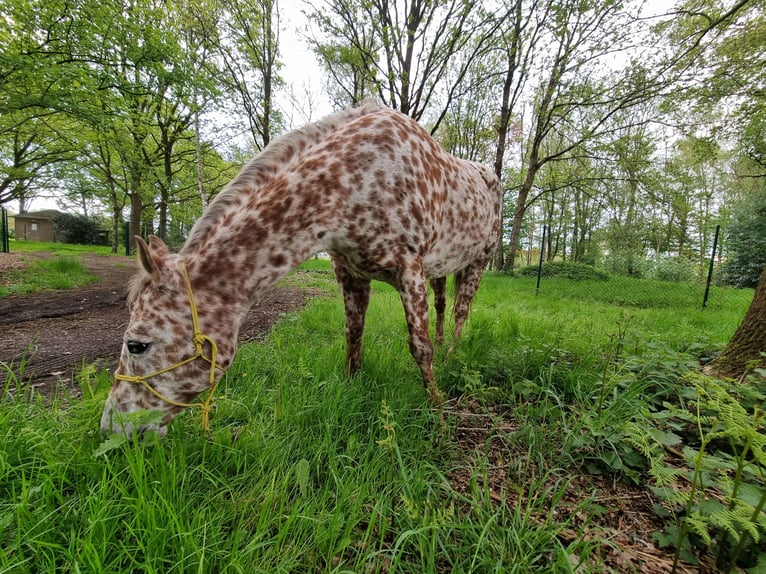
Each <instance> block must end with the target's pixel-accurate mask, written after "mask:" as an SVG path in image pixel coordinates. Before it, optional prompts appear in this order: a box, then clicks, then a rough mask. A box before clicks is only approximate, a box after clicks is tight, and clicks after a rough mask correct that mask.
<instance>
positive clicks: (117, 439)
mask: <svg viewBox="0 0 766 574" xmlns="http://www.w3.org/2000/svg"><path fill="white" fill-rule="evenodd" d="M126 442H128V437H127V436H126V435H124V434H118V433H114V434H111V435H109V438H107V439H106V440H105V441H104V442H102V443H101V444H100V445H99V447H98V448H97V449H96V450H95V451H94V452H93V456H102V455H105V454H106V453H108V452H109V451H112V450H114V449H116V448H120V447H121V446H122V445H124V444H125V443H126Z"/></svg>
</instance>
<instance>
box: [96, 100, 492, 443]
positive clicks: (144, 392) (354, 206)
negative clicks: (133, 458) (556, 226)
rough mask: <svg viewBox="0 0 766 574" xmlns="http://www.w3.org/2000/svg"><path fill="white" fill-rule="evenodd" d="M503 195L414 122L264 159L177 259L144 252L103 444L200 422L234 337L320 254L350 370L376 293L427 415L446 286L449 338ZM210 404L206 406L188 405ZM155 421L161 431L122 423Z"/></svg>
mask: <svg viewBox="0 0 766 574" xmlns="http://www.w3.org/2000/svg"><path fill="white" fill-rule="evenodd" d="M500 202H501V201H500V187H499V183H498V180H497V178H496V177H495V175H494V173H493V172H492V171H491V170H490V169H489V168H487V167H485V166H483V165H480V164H477V163H474V162H470V161H465V160H462V159H458V158H456V157H454V156H452V155H450V154H449V153H447V152H446V151H445V150H444V149H442V148H441V147H440V146H439V144H437V143H436V141H434V140H433V139H432V138H431V136H430V135H429V134H428V132H427V131H426V130H425V129H424V128H423V127H421V126H420V125H419V124H418V123H417V122H416V121H414V120H413V119H411V118H410V117H408V116H406V115H403V114H401V113H399V112H396V111H394V110H391V109H388V108H386V107H383V106H381V105H379V104H377V103H374V102H368V103H365V104H363V105H362V106H360V107H357V108H351V109H348V110H345V111H342V112H338V113H336V114H334V115H331V116H329V117H327V118H325V119H323V120H320V121H318V122H316V123H314V124H310V125H307V126H305V127H303V128H300V129H297V130H294V131H292V132H289V133H287V134H285V135H283V136H281V137H279V138H277V139H275V140H274V141H273V142H272V143H271V144H269V145H268V146H267V147H266V148H265V149H264V150H263V151H262V152H261V153H260V154H258V155H257V156H256V157H255V158H254V159H253V160H251V161H250V163H248V164H247V165H246V166H245V167H244V168H243V169H242V171H241V172H240V173H239V174H238V175H237V176H236V177H235V179H234V180H233V181H232V182H231V183H229V184H228V185H227V187H226V188H225V189H224V190H222V191H221V193H220V194H218V196H217V197H216V198H215V199H214V200H213V201H212V202H211V204H210V205H209V206H208V208H207V210H206V211H205V212H204V214H203V215H202V217H201V218H200V219H199V221H197V223H196V224H195V226H194V227H193V229H192V230H191V232H190V234H189V238H188V240H187V241H186V243H185V244H184V246H183V248H182V249H181V250H180V252H179V253H178V254H172V253H171V252H170V251H169V250H168V248H167V247H166V245H165V244H164V243H163V242H162V241H161V240H160V239H158V238H156V237H150V238H149V241H148V243H146V242H144V241H143V240H141V239H140V238H136V241H137V247H138V260H139V263H140V265H139V266H140V273H139V274H138V275H137V276H136V277H135V278H134V281H133V283H132V285H131V288H130V291H129V296H128V304H129V307H130V322H129V324H128V327H127V329H126V331H125V336H124V343H123V348H122V353H121V356H120V361H119V365H118V367H117V370H116V372H115V382H114V384H113V386H112V388H111V390H110V392H109V396H108V398H107V400H106V405H105V407H104V412H103V416H102V419H101V428H102V430H103V431H105V432H110V431H111V432H125V433H128V434H129V433H131V432H133V431H136V430H144V429H145V428H154V429H155V430H158V431H159V433H160V434H161V435H162V434H165V432H166V430H167V424H168V423H169V422H170V420H171V419H172V418H173V417H174V416H175V415H177V414H178V413H179V412H181V411H182V410H183V409H184V408H186V407H189V406H199V407H201V408H202V410H203V422H205V424H206V417H207V411H208V408H209V401H210V397H211V396H212V392H213V390H214V388H215V385H216V384H217V382H218V380H219V379H220V377H221V376H222V374H223V373H224V372H225V371H226V369H227V368H228V367H229V365H230V364H231V362H232V360H233V359H234V355H235V353H236V345H237V333H238V329H239V325H240V323H241V321H242V319H243V317H244V315H245V313H246V312H247V311H248V309H249V308H250V306H251V305H252V304H253V302H254V301H256V300H257V299H258V297H259V295H260V294H262V293H263V292H264V290H266V289H268V288H269V287H271V286H272V285H274V283H276V282H277V281H278V280H279V279H280V278H281V277H282V276H284V275H285V274H286V273H288V272H289V271H290V270H291V269H293V268H294V267H296V266H297V265H299V264H300V263H301V262H302V261H304V260H305V259H307V258H308V257H310V256H312V255H313V254H316V253H318V252H322V251H324V252H327V253H329V254H330V256H331V258H332V262H333V269H334V272H335V275H336V277H337V280H338V282H339V284H340V287H341V290H342V292H343V301H344V305H345V313H346V343H347V349H346V350H347V356H346V367H347V370H348V372H349V373H350V374H353V373H355V372H356V371H357V370H359V368H360V366H361V360H362V331H363V329H364V319H365V312H366V310H367V305H368V302H369V299H370V281H371V280H372V279H377V280H380V281H385V282H387V283H389V284H391V285H393V286H394V287H395V288H396V289H397V291H398V292H399V294H400V296H401V301H402V304H403V306H404V313H405V318H406V321H407V327H408V331H409V348H410V352H411V353H412V356H413V358H414V359H415V362H416V363H417V365H418V367H419V368H420V372H421V374H422V377H423V382H424V384H425V387H426V389H427V391H428V392H429V394H430V398H431V400H432V401H433V402H434V403H436V404H438V403H439V402H441V395H440V393H439V389H438V387H437V385H436V382H435V380H434V373H433V345H432V343H431V340H430V338H429V332H428V298H427V285H426V282H427V281H429V280H430V284H431V286H432V289H433V291H434V301H435V308H436V326H435V339H436V341H437V342H438V343H440V342H441V341H442V339H443V329H444V312H445V306H446V303H445V291H446V289H445V286H446V277H447V275H450V274H454V275H455V307H454V315H455V322H454V336H455V340H456V339H457V337H458V336H459V335H460V332H461V329H462V327H463V324H464V321H465V319H466V316H467V315H468V310H469V305H470V303H471V300H472V298H473V296H474V294H475V293H476V290H477V288H478V286H479V281H480V279H481V275H482V272H483V269H484V267H485V265H486V263H487V261H488V259H489V257H490V255H491V253H492V251H493V248H494V246H495V245H496V243H497V240H498V234H499V232H500ZM204 391H209V393H208V394H207V398H206V399H205V400H202V401H200V402H194V401H195V400H197V397H198V396H199V395H204V394H205V393H204ZM139 410H151V411H160V412H162V413H164V416H163V418H162V420H161V422H160V423H157V424H149V425H139V424H138V423H136V425H134V424H133V423H131V422H129V420H128V419H129V418H130V417H124V416H120V415H121V414H124V413H130V412H135V411H139Z"/></svg>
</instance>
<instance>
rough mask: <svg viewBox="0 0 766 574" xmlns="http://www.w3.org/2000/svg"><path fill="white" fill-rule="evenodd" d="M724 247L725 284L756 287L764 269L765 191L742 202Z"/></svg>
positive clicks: (734, 216)
mask: <svg viewBox="0 0 766 574" xmlns="http://www.w3.org/2000/svg"><path fill="white" fill-rule="evenodd" d="M726 246H727V251H728V257H727V260H726V264H725V266H724V271H723V275H724V279H725V280H726V282H728V283H730V284H732V285H734V286H735V287H750V288H753V287H755V286H756V285H757V284H758V278H759V277H760V276H761V269H763V267H764V265H766V189H763V190H761V191H760V192H759V193H755V194H753V195H751V196H750V197H747V198H745V199H744V200H743V201H742V203H740V204H739V206H737V208H736V209H735V210H734V214H733V217H732V220H731V223H730V224H729V229H728V232H727V241H726Z"/></svg>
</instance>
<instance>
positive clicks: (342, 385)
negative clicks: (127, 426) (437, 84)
mask: <svg viewBox="0 0 766 574" xmlns="http://www.w3.org/2000/svg"><path fill="white" fill-rule="evenodd" d="M300 274H303V275H304V276H305V279H306V280H307V281H309V282H310V283H311V284H315V286H316V287H317V288H319V289H320V290H322V289H325V290H326V289H329V286H330V285H331V284H332V282H333V278H332V274H331V272H330V271H329V265H328V263H327V262H319V263H311V264H310V265H308V266H307V267H304V268H303V269H302V270H301V272H300ZM300 274H299V275H300ZM290 281H295V278H292V279H290ZM529 286H530V283H529V281H528V280H525V279H518V278H510V277H507V276H504V275H499V274H497V275H496V274H488V275H487V276H486V277H485V279H484V282H483V285H482V288H481V289H480V291H479V293H478V295H477V297H476V300H475V302H474V305H473V309H472V315H471V317H470V320H469V322H468V324H467V326H466V329H465V332H464V336H463V338H462V339H461V341H460V342H459V344H458V345H456V346H455V348H454V350H453V352H452V353H451V354H449V356H447V352H446V349H447V348H448V347H449V345H450V344H451V343H452V341H451V338H450V337H449V336H448V337H447V342H446V345H445V347H444V348H441V349H439V350H437V357H436V374H437V380H438V382H439V385H440V387H441V389H442V390H443V392H444V393H445V395H446V396H447V397H448V399H449V400H448V402H447V404H446V405H445V406H444V408H443V409H442V410H441V411H438V410H434V409H432V408H431V406H430V405H429V404H428V402H427V399H426V393H425V392H424V390H423V386H422V383H421V381H420V377H419V372H418V369H417V367H416V366H415V364H414V362H413V361H412V358H411V357H410V355H409V352H408V349H407V342H406V326H405V324H404V319H403V312H402V310H401V303H400V300H399V296H398V294H397V293H396V292H395V291H394V290H393V289H391V288H390V287H388V286H386V285H383V284H378V283H375V284H374V286H373V296H372V301H371V305H370V310H369V313H368V317H367V330H366V332H365V340H364V345H365V355H364V361H363V368H362V371H361V373H360V374H358V375H357V376H355V377H354V378H352V379H350V380H348V379H346V377H345V376H344V373H343V370H344V340H343V339H344V337H343V308H342V302H341V300H340V297H339V296H338V295H337V291H336V292H335V293H336V294H335V295H334V296H331V297H322V298H316V299H313V300H312V301H310V302H309V304H308V305H307V307H306V309H305V310H303V311H302V312H301V313H299V314H290V315H286V316H284V317H282V318H281V320H280V321H279V322H278V325H277V326H276V328H275V329H274V330H273V331H272V332H271V334H270V335H269V336H268V337H267V338H266V340H265V341H264V342H262V343H257V344H249V345H246V346H244V347H243V348H242V349H240V351H239V353H238V356H237V359H236V361H235V363H234V365H233V366H232V368H231V369H230V371H229V373H228V374H227V375H226V379H225V380H224V381H223V383H222V384H221V386H220V389H219V394H218V396H217V398H216V400H215V408H214V412H213V416H212V420H211V427H212V431H211V434H210V435H209V436H207V435H205V433H204V432H203V431H202V430H201V429H200V420H199V414H198V413H197V412H187V413H184V414H182V415H180V416H179V417H177V418H176V420H175V421H174V422H173V423H172V424H171V427H170V430H169V432H168V435H167V436H166V437H165V438H163V439H162V440H158V439H157V438H156V436H153V435H145V436H143V437H140V438H132V439H129V440H119V439H116V438H114V437H111V438H110V437H101V436H100V435H99V433H98V430H97V429H98V421H99V417H100V412H101V408H102V406H103V400H104V398H105V396H106V393H107V391H108V387H109V385H110V380H109V376H108V374H106V373H98V372H94V371H93V369H89V368H85V369H83V372H82V374H81V375H80V381H79V383H80V385H81V388H82V389H83V397H82V398H81V399H73V398H71V397H67V396H62V397H58V398H54V399H53V402H54V404H52V405H51V404H49V403H50V401H44V400H43V399H41V398H40V397H38V396H35V395H34V394H33V393H31V392H30V390H29V388H28V386H27V385H26V384H25V381H24V373H23V369H24V366H23V361H20V362H17V363H16V364H15V365H13V366H10V365H8V366H6V372H7V375H8V376H7V377H6V378H7V381H8V382H7V383H6V388H5V391H4V398H3V400H2V403H0V572H21V573H24V572H191V571H194V572H248V573H251V572H365V573H367V572H380V573H389V572H413V573H423V572H434V573H435V572H575V571H576V572H592V573H600V572H609V571H616V572H623V571H630V569H629V568H628V569H625V567H624V563H625V562H626V558H625V556H626V555H629V554H630V548H624V547H621V546H620V544H621V543H620V539H619V536H617V534H618V533H616V532H615V531H614V530H612V529H611V528H612V526H610V523H609V521H608V520H607V518H608V517H609V516H610V515H611V514H613V513H614V512H616V510H615V509H616V508H617V507H618V506H619V504H621V501H620V500H618V496H617V495H616V494H614V493H611V492H609V491H607V490H605V488H606V487H605V486H604V484H622V485H626V486H625V487H626V488H628V487H629V488H633V489H637V490H638V491H639V492H642V493H644V497H645V498H647V497H648V498H650V499H651V500H653V501H654V504H655V512H656V515H657V517H658V518H657V519H658V521H659V522H661V523H662V524H663V526H662V527H658V528H657V529H656V530H655V531H654V532H637V533H633V534H632V535H631V536H634V537H635V536H641V537H643V538H644V540H645V542H646V543H647V544H652V543H656V544H657V545H658V550H657V552H658V553H659V554H660V555H663V556H665V558H666V563H667V564H672V561H673V560H676V563H677V565H685V566H687V567H688V566H689V565H690V564H693V563H695V562H704V563H708V564H714V563H715V562H716V560H717V561H718V563H719V566H718V567H719V568H721V569H725V568H727V567H729V566H730V565H732V564H735V563H736V564H738V565H739V566H740V567H743V568H744V567H748V568H749V567H751V566H753V565H755V564H757V563H758V561H759V560H760V559H761V555H762V553H763V549H762V535H763V533H764V530H763V518H762V512H761V510H762V504H760V502H761V500H762V499H763V479H764V477H763V472H762V471H763V462H762V459H761V458H760V457H761V450H760V449H761V448H762V443H761V438H760V437H761V435H762V431H763V429H762V415H761V411H760V410H759V407H758V405H759V404H760V401H761V398H762V397H761V393H762V392H763V389H762V387H763V380H762V378H759V377H761V375H760V374H759V373H758V372H755V371H754V372H753V374H752V376H751V378H750V379H748V380H747V381H745V382H743V383H741V384H740V385H739V386H735V385H734V384H731V383H721V382H717V381H713V380H711V379H708V378H706V377H703V376H702V375H700V374H699V373H698V369H697V366H698V363H697V362H698V359H699V358H700V357H701V356H706V355H709V354H710V353H711V352H713V351H715V350H716V349H720V348H721V346H722V345H723V344H724V343H725V342H726V341H727V340H728V338H729V337H730V336H731V334H732V332H733V331H734V329H735V328H736V320H735V319H736V316H737V313H738V314H739V317H741V316H742V314H743V313H744V310H745V308H746V304H745V305H744V306H740V308H739V309H738V310H736V311H734V310H732V311H731V312H730V315H731V316H729V315H725V314H724V313H720V314H718V315H716V314H713V313H710V312H699V313H698V314H695V313H691V312H690V310H689V309H687V308H684V309H679V310H674V309H670V310H668V309H664V310H663V311H662V312H658V311H656V310H651V309H642V308H630V309H626V308H625V307H622V306H620V305H616V304H614V302H613V301H608V302H606V303H593V302H590V303H585V302H583V301H582V300H578V299H574V300H566V299H564V298H560V297H549V296H548V295H547V294H546V293H541V294H539V295H535V293H534V283H531V287H532V288H531V290H530V289H529ZM628 295H629V294H628ZM449 323H450V321H448V325H447V327H448V328H449V326H450V325H449ZM738 409H739V410H738ZM690 485H692V487H691V488H690ZM710 501H715V502H717V503H718V506H715V505H711V504H710ZM759 504H760V506H759ZM653 535H654V538H653ZM660 546H662V548H659V547H660ZM719 548H724V550H720V551H719V550H718V549H719ZM616 556H617V557H620V559H619V560H617V559H615V557H616ZM620 564H623V566H620ZM633 564H634V571H637V572H638V571H641V562H640V557H638V556H636V557H635V562H634V563H633Z"/></svg>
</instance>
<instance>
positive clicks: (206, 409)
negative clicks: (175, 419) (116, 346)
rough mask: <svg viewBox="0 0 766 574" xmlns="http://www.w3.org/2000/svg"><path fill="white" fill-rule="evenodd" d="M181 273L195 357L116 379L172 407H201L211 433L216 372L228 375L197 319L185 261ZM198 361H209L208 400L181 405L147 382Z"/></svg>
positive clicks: (206, 430)
mask: <svg viewBox="0 0 766 574" xmlns="http://www.w3.org/2000/svg"><path fill="white" fill-rule="evenodd" d="M181 271H183V275H184V280H185V281H186V292H187V294H188V296H189V305H190V306H191V316H192V325H193V326H194V337H193V339H192V340H193V341H194V347H195V350H196V351H195V353H194V355H192V356H191V357H189V358H188V359H184V360H183V361H181V362H179V363H176V364H175V365H172V366H170V367H167V368H165V369H162V370H160V371H155V372H154V373H151V374H149V375H137V376H130V375H120V374H116V373H115V375H114V378H115V379H116V380H118V381H125V382H128V383H133V384H136V385H143V386H144V387H145V388H146V390H148V391H149V392H150V393H152V394H153V395H154V396H155V397H157V398H158V399H160V400H162V401H165V402H166V403H168V404H170V405H173V406H176V407H181V408H187V407H199V408H200V411H201V412H202V428H203V429H204V430H205V432H209V431H210V401H211V400H212V399H213V395H214V394H215V389H216V387H217V386H218V383H220V382H221V379H219V380H218V382H216V380H215V370H216V369H219V370H220V371H221V374H222V375H223V374H224V373H226V368H225V367H223V366H222V365H220V364H218V362H217V358H218V345H216V343H215V341H214V340H213V339H212V338H211V337H208V336H207V335H204V334H203V333H202V331H201V330H200V328H199V318H198V317H197V305H196V304H195V303H194V293H193V292H192V287H191V282H190V281H189V274H188V273H187V272H186V265H185V264H184V262H183V261H181ZM206 342H207V343H210V356H209V357H208V356H207V355H205V343H206ZM197 359H203V360H204V361H207V362H208V363H209V364H210V392H209V393H208V395H207V398H206V399H205V400H204V401H201V402H197V403H181V402H178V401H174V400H173V399H169V398H168V397H166V396H164V395H162V394H161V393H160V392H159V391H157V389H155V388H154V387H152V386H151V385H150V384H149V383H148V382H147V379H151V378H152V377H156V376H157V375H161V374H163V373H167V372H168V371H172V370H173V369H177V368H178V367H182V366H184V365H186V364H188V363H191V362H192V361H195V360H197ZM221 378H223V377H221Z"/></svg>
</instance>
